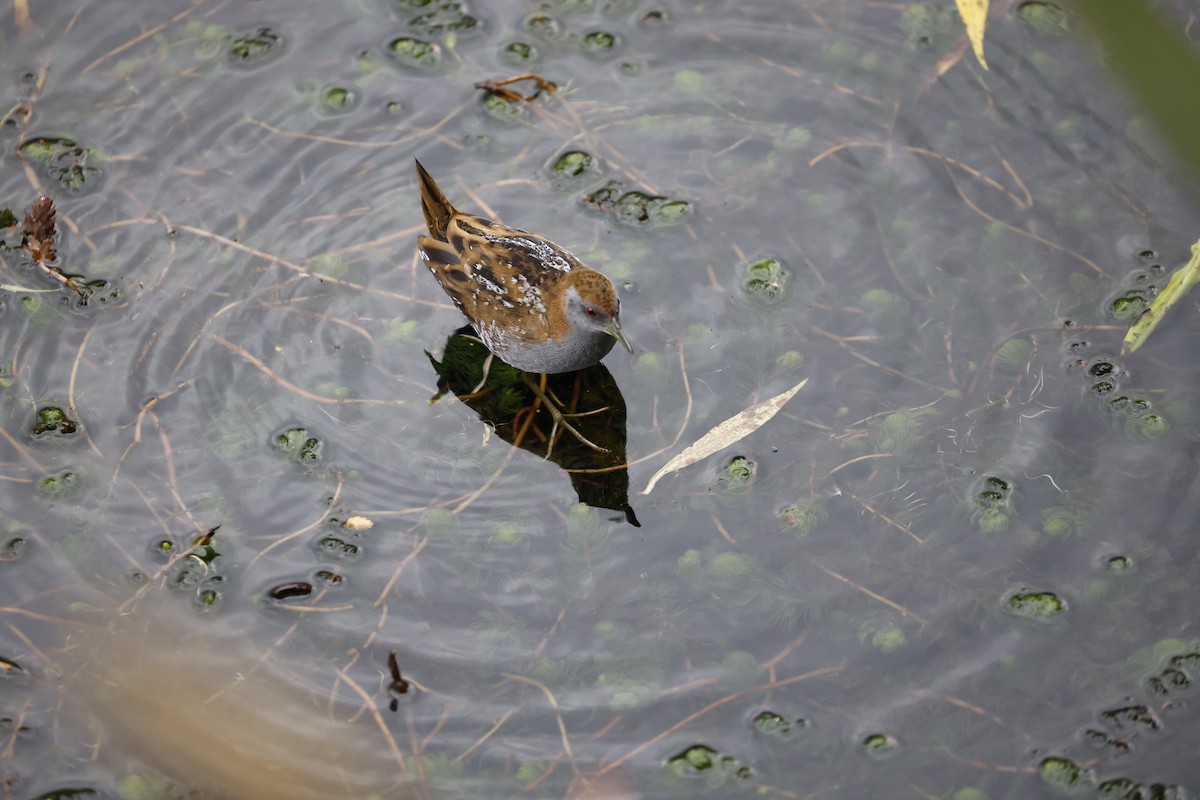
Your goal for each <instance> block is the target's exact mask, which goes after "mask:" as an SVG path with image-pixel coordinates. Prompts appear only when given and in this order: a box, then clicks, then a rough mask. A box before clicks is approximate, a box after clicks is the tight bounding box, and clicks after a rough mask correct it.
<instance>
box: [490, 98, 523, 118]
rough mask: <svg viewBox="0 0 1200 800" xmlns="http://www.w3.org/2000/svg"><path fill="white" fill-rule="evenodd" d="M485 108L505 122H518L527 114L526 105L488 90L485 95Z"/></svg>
mask: <svg viewBox="0 0 1200 800" xmlns="http://www.w3.org/2000/svg"><path fill="white" fill-rule="evenodd" d="M483 110H484V111H486V112H487V113H488V114H489V115H491V116H493V117H495V118H496V119H499V120H504V121H505V122H516V121H517V120H521V119H524V118H525V117H526V116H527V114H526V111H525V107H524V105H522V104H521V103H519V102H514V101H512V100H507V99H505V98H503V97H501V96H500V95H498V94H496V93H495V92H487V93H486V94H485V95H484V96H483Z"/></svg>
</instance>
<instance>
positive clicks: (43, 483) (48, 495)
mask: <svg viewBox="0 0 1200 800" xmlns="http://www.w3.org/2000/svg"><path fill="white" fill-rule="evenodd" d="M79 487H80V477H79V475H78V474H76V473H74V472H72V471H70V470H64V471H63V472H59V473H58V474H56V475H47V476H45V477H44V478H42V479H41V480H40V481H38V482H37V492H38V494H39V495H41V497H42V499H43V500H48V501H50V502H54V501H56V500H62V499H64V498H66V497H70V496H71V495H72V494H74V493H75V492H76V490H78V489H79Z"/></svg>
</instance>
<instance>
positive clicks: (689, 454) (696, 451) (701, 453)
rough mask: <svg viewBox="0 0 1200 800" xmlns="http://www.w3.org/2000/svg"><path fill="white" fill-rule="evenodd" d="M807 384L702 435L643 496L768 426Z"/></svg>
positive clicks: (653, 480)
mask: <svg viewBox="0 0 1200 800" xmlns="http://www.w3.org/2000/svg"><path fill="white" fill-rule="evenodd" d="M806 383H808V378H805V379H804V380H802V381H800V382H799V383H797V384H796V385H795V386H793V387H792V388H790V389H788V390H787V391H786V392H784V393H783V394H778V395H775V396H774V397H772V398H771V399H770V400H763V401H762V402H761V403H755V404H754V405H752V406H750V407H749V408H747V409H745V410H744V411H741V412H739V413H737V414H734V415H733V416H732V417H730V418H729V419H727V420H725V421H724V422H722V423H721V424H720V425H718V426H717V427H715V428H713V429H712V430H711V431H709V432H708V433H706V434H704V435H703V436H701V437H700V438H699V439H697V440H696V441H695V442H694V443H693V444H692V445H691V446H690V447H688V448H687V449H686V450H684V451H683V452H682V453H680V454H679V455H677V456H675V457H674V458H672V459H671V460H670V461H668V462H667V463H666V464H664V465H663V468H662V469H660V470H659V471H658V472H656V473H654V477H653V478H651V479H650V482H649V483H647V484H646V488H645V489H643V490H642V494H650V492H652V491H653V490H654V484H656V483H658V480H659V478H661V477H663V476H664V475H670V474H671V473H672V472H678V471H679V470H681V469H683V468H684V467H689V466H691V465H692V464H695V463H696V462H697V461H700V460H702V459H705V458H708V457H709V456H711V455H712V454H713V453H718V452H720V451H722V450H724V449H725V448H726V447H729V445H731V444H734V443H735V442H739V441H741V440H742V439H744V438H745V437H746V436H748V435H749V434H751V433H754V431H756V430H758V429H759V428H761V427H762V426H763V425H764V424H766V422H767V420H769V419H771V417H773V416H775V415H776V414H778V413H779V409H781V408H783V406H784V404H786V403H787V401H788V400H791V399H792V397H793V396H794V395H795V394H796V392H798V391H800V390H801V389H803V388H804V384H806Z"/></svg>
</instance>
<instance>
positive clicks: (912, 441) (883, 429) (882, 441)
mask: <svg viewBox="0 0 1200 800" xmlns="http://www.w3.org/2000/svg"><path fill="white" fill-rule="evenodd" d="M919 435H920V430H919V429H918V428H917V423H915V422H913V420H912V418H911V417H909V416H908V415H907V414H904V413H902V412H899V411H897V412H896V413H895V414H888V415H887V416H886V417H884V419H883V424H882V425H880V427H879V438H878V441H877V446H878V447H879V452H881V453H891V454H892V455H894V456H896V457H897V458H904V457H905V456H907V455H908V454H909V453H910V452H912V449H913V447H914V446H916V444H917V440H918V437H919Z"/></svg>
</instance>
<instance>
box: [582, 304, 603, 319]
mask: <svg viewBox="0 0 1200 800" xmlns="http://www.w3.org/2000/svg"><path fill="white" fill-rule="evenodd" d="M583 313H585V314H587V315H588V316H589V317H592V318H593V319H594V318H596V317H598V316H599V315H600V312H599V311H597V310H596V309H594V308H592V307H591V306H584V307H583Z"/></svg>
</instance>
